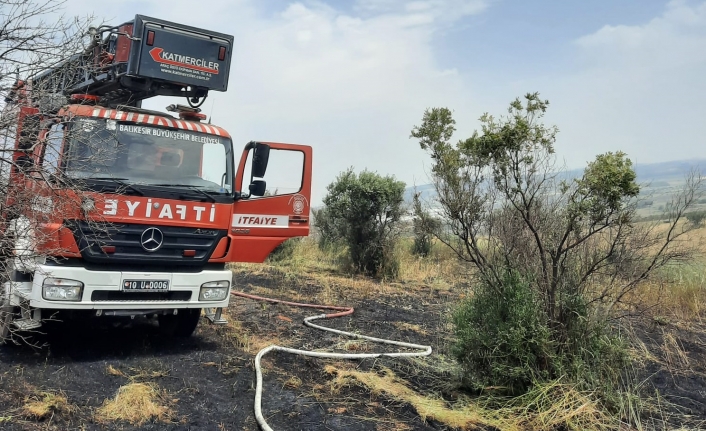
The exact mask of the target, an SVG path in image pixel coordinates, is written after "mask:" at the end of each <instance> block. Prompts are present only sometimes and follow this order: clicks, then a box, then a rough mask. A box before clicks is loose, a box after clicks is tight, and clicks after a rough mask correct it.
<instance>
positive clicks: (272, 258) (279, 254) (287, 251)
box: [267, 237, 302, 262]
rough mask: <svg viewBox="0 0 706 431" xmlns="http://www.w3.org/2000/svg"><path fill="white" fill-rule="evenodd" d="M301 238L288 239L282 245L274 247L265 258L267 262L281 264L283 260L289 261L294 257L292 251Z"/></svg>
mask: <svg viewBox="0 0 706 431" xmlns="http://www.w3.org/2000/svg"><path fill="white" fill-rule="evenodd" d="M301 239H302V238H301V237H294V238H289V239H288V240H286V241H284V242H283V243H282V244H280V245H278V246H277V247H275V249H274V250H272V252H271V253H270V255H269V256H267V261H268V262H283V261H285V260H290V259H292V257H293V256H294V250H295V249H296V247H297V244H298V243H299V242H300V241H301Z"/></svg>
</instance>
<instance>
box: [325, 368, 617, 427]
mask: <svg viewBox="0 0 706 431" xmlns="http://www.w3.org/2000/svg"><path fill="white" fill-rule="evenodd" d="M325 371H326V372H327V373H329V374H331V375H334V376H335V377H334V379H333V380H332V381H331V386H330V389H331V391H332V392H334V393H335V392H337V391H338V390H340V389H341V388H342V387H346V386H349V385H351V384H360V385H363V386H364V387H365V388H367V389H368V390H370V391H371V392H372V393H373V394H374V395H378V396H385V397H388V398H391V399H393V400H395V401H398V402H404V403H406V404H409V405H410V406H412V407H413V408H414V409H415V410H416V412H417V414H419V416H420V417H421V418H422V420H424V421H426V420H435V421H438V422H441V423H443V424H444V425H446V426H448V427H451V428H454V429H460V430H470V429H477V428H479V427H495V428H497V429H501V430H507V431H530V430H551V429H567V430H577V431H579V430H586V431H598V430H611V429H616V430H617V429H619V427H620V424H619V421H618V420H617V419H616V418H614V417H611V415H609V414H607V413H605V412H604V411H603V410H602V409H601V407H600V404H599V401H598V399H596V397H594V396H593V394H592V393H583V392H579V391H577V390H576V389H575V388H574V387H573V386H572V385H567V384H562V383H560V382H550V383H547V384H543V385H540V386H538V387H536V388H535V389H534V390H533V391H531V392H530V393H528V394H527V395H525V396H523V397H521V398H517V399H514V400H510V401H507V400H505V401H502V400H492V401H493V404H492V405H491V403H490V401H491V400H490V399H489V398H480V399H478V400H475V401H471V400H469V399H464V400H463V401H460V402H458V403H456V405H454V406H449V405H448V403H447V402H446V401H444V400H442V399H439V398H434V397H430V396H427V395H423V394H420V393H418V392H416V391H414V390H413V389H411V388H410V387H409V386H407V385H406V384H405V382H404V380H402V379H400V378H398V377H397V376H395V374H394V373H392V371H390V370H388V369H383V370H382V372H364V371H357V370H354V369H343V368H337V367H335V366H332V365H329V366H327V367H326V369H325ZM481 401H483V402H485V405H483V404H482V403H481Z"/></svg>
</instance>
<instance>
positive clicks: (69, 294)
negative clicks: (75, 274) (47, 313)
mask: <svg viewBox="0 0 706 431" xmlns="http://www.w3.org/2000/svg"><path fill="white" fill-rule="evenodd" d="M82 292H83V283H81V282H80V281H76V280H67V279H65V278H45V279H44V283H42V297H43V298H44V299H46V300H50V301H80V300H81V293H82Z"/></svg>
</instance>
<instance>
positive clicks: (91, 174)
mask: <svg viewBox="0 0 706 431" xmlns="http://www.w3.org/2000/svg"><path fill="white" fill-rule="evenodd" d="M89 34H90V37H91V43H90V45H89V46H88V47H87V48H86V49H85V50H84V51H82V52H79V53H77V54H75V55H73V56H71V57H69V58H67V59H66V60H65V61H63V62H62V63H60V64H58V65H56V66H54V67H51V68H48V69H47V70H44V71H42V73H39V74H37V75H35V76H33V77H31V78H29V79H27V80H25V81H20V80H19V79H18V81H17V83H16V85H15V86H14V88H13V90H12V92H11V94H9V95H8V97H7V99H6V101H5V102H6V109H7V107H8V106H14V107H16V110H17V114H16V117H17V120H16V124H17V125H16V139H15V142H14V151H13V156H12V157H13V163H12V169H11V172H10V173H9V177H8V179H7V181H9V183H8V184H9V192H8V194H7V196H5V197H4V199H5V200H6V201H5V205H4V206H3V213H2V230H3V232H2V234H3V237H2V238H3V243H4V244H5V247H4V249H8V250H10V251H11V252H10V253H6V255H5V256H2V257H0V259H3V260H2V261H3V262H4V264H5V266H6V267H7V268H8V270H7V271H5V272H6V273H7V276H5V277H4V279H3V280H2V281H1V282H2V284H1V286H2V289H0V339H2V340H5V339H7V338H8V337H10V336H11V335H12V334H13V333H14V331H15V330H17V331H28V330H33V329H35V328H38V327H39V326H40V325H42V322H44V321H45V320H46V319H47V318H50V317H51V316H54V315H56V314H59V315H62V316H68V317H72V316H84V317H85V316H86V315H88V316H90V317H94V318H101V316H123V317H124V318H126V319H130V318H135V317H136V316H147V317H149V318H154V317H156V318H157V320H158V325H159V328H160V330H161V331H163V332H164V333H165V334H171V335H175V336H190V335H191V334H192V333H193V332H194V330H195V328H196V327H197V325H198V322H199V321H200V320H201V316H202V315H204V316H205V317H206V318H207V319H208V320H209V321H210V322H211V323H215V324H222V323H225V319H224V316H223V315H222V311H223V309H224V308H225V307H227V306H228V303H229V298H230V296H231V295H230V289H231V284H232V273H231V271H229V269H228V268H227V265H228V263H230V262H262V261H264V260H265V259H266V257H267V256H268V255H269V254H270V253H271V252H272V251H273V250H274V249H275V248H276V247H277V246H278V245H279V244H281V243H282V242H283V241H285V240H286V239H288V238H291V237H296V236H306V235H308V233H309V199H310V194H311V171H312V149H311V147H309V146H305V145H295V144H285V143H275V142H257V141H252V142H249V143H247V144H246V145H245V146H244V149H243V150H242V153H240V154H241V155H240V158H239V160H236V158H235V157H234V155H235V149H234V148H233V143H232V141H231V137H230V135H229V133H228V132H227V131H226V130H225V129H223V128H221V127H219V126H216V125H214V124H211V122H210V120H209V121H206V119H207V117H206V115H204V114H203V113H202V112H201V109H200V107H199V106H200V105H202V104H203V102H204V100H205V99H206V97H207V95H208V92H209V91H221V92H224V91H226V90H227V86H228V76H229V73H230V65H231V56H232V50H233V42H234V38H233V36H230V35H226V34H221V33H218V32H214V31H209V30H204V29H200V28H194V27H191V26H186V25H181V24H177V23H173V22H169V21H165V20H161V19H155V18H150V17H147V16H143V15H136V16H135V19H134V20H132V21H129V22H127V23H124V24H122V25H119V26H117V27H109V26H102V27H98V28H92V29H90V32H89ZM155 96H176V97H183V98H186V102H187V103H186V104H184V105H181V104H172V105H170V106H168V107H167V112H158V111H153V110H148V109H143V108H142V101H144V100H145V99H148V98H152V97H155ZM283 178H284V180H283ZM268 181H270V185H269V186H268ZM280 181H283V183H282V184H280ZM272 182H275V184H274V185H272V184H271V183H272ZM13 190H14V191H17V193H13ZM23 193H24V195H23ZM28 194H29V195H30V196H31V199H33V203H32V205H30V206H26V205H25V206H22V205H20V206H18V205H13V203H16V202H13V199H23V198H20V197H18V196H20V195H23V196H27V195H28ZM35 200H36V202H34V201H35ZM12 208H21V210H19V211H18V210H14V211H13V210H12ZM8 244H9V245H8Z"/></svg>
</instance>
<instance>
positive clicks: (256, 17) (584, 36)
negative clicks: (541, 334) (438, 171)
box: [67, 0, 706, 203]
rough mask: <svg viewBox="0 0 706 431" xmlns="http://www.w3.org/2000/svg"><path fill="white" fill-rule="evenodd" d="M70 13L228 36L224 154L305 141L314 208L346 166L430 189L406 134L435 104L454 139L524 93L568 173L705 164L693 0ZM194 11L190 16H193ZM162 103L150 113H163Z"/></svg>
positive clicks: (140, 7)
mask: <svg viewBox="0 0 706 431" xmlns="http://www.w3.org/2000/svg"><path fill="white" fill-rule="evenodd" d="M164 5H165V3H164V2H162V1H159V2H158V1H157V0H150V1H132V0H124V1H116V2H110V3H108V2H101V3H100V4H99V3H97V2H93V1H88V0H68V3H67V13H68V14H86V13H87V12H90V11H93V12H94V13H95V14H96V15H97V16H101V17H105V18H106V20H108V21H109V22H111V23H117V22H121V21H126V20H129V19H131V18H132V16H134V14H135V13H142V14H146V15H151V16H156V17H160V18H165V19H169V20H173V21H177V22H182V23H187V24H191V25H194V26H199V27H206V28H211V29H214V30H219V31H222V32H225V33H229V34H233V35H234V36H235V40H236V45H235V52H234V58H233V70H232V73H231V78H230V87H229V91H228V92H227V93H225V94H212V96H211V100H209V101H208V102H207V103H206V104H205V107H206V110H207V113H208V111H209V110H210V109H211V106H213V111H214V115H213V121H214V122H215V123H217V124H219V125H222V126H224V127H225V128H227V129H228V130H229V131H230V132H231V134H232V135H233V137H234V140H235V142H236V145H240V144H244V143H245V142H247V141H249V140H251V139H254V140H273V141H283V142H294V143H305V144H310V145H312V146H313V147H314V151H315V165H314V168H315V187H314V197H313V198H314V199H313V200H314V203H316V202H317V201H319V200H320V199H321V198H322V197H323V194H324V193H325V186H326V184H328V183H329V182H331V181H332V180H333V179H334V178H335V176H336V175H337V174H338V173H339V172H340V171H342V170H344V169H346V168H347V167H349V166H354V167H355V168H356V169H359V170H360V169H363V168H367V169H370V170H374V171H377V172H379V173H382V174H393V175H395V176H396V177H397V178H398V179H401V180H403V181H405V182H406V183H408V184H409V185H412V184H415V183H416V184H423V183H426V182H428V180H427V177H426V173H425V172H426V168H425V167H426V166H427V159H426V156H425V154H424V153H423V152H422V151H421V150H420V149H419V147H418V145H417V144H416V142H414V141H412V140H410V139H409V132H410V130H411V128H412V126H414V125H415V124H417V123H418V122H419V121H420V119H421V117H422V114H423V112H424V109H425V108H427V107H432V106H447V107H449V108H451V109H453V110H454V113H455V116H456V120H457V122H458V129H459V130H458V134H457V136H456V138H458V139H462V138H465V137H467V136H468V135H469V134H470V133H471V132H472V131H473V130H474V129H475V128H477V127H478V122H477V119H478V117H479V116H480V115H481V114H482V113H483V112H485V111H489V112H490V113H493V114H502V113H504V112H505V108H506V106H507V104H508V103H509V102H510V101H511V100H512V99H514V98H515V97H517V96H520V95H522V94H524V93H526V92H530V91H539V92H540V93H541V95H542V96H543V97H545V98H547V99H549V100H550V102H551V106H550V111H549V112H548V114H547V117H546V121H547V122H549V123H552V124H556V125H557V126H558V127H559V129H560V134H559V141H558V144H557V154H558V156H559V157H560V159H562V160H563V161H564V162H565V164H566V165H567V166H568V167H569V168H577V167H581V166H584V165H585V164H586V163H587V162H588V161H590V160H591V159H592V158H593V157H595V155H596V154H599V153H602V152H605V151H616V150H623V151H626V152H627V153H628V154H629V156H630V157H631V158H632V159H633V160H634V161H636V162H637V163H652V162H658V161H664V160H676V159H689V158H704V157H706V145H704V144H706V142H704V140H705V138H704V136H706V107H705V106H706V105H704V103H703V98H704V96H706V80H704V78H703V77H704V76H706V0H673V1H667V0H662V1H657V0H633V1H627V0H591V1H584V2H575V1H559V0H544V1H539V0H537V1H529V0H527V1H520V0H515V1H509V0H416V1H404V0H355V1H342V0H337V1H334V0H329V1H285V0H265V1H262V0H210V1H201V2H194V1H193V0H188V1H187V0H173V1H170V2H169V8H165V7H164ZM195 5H196V6H197V7H196V8H194V6H195ZM169 103H173V101H170V100H153V101H150V102H149V107H153V108H163V107H164V106H165V105H167V104H169Z"/></svg>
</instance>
